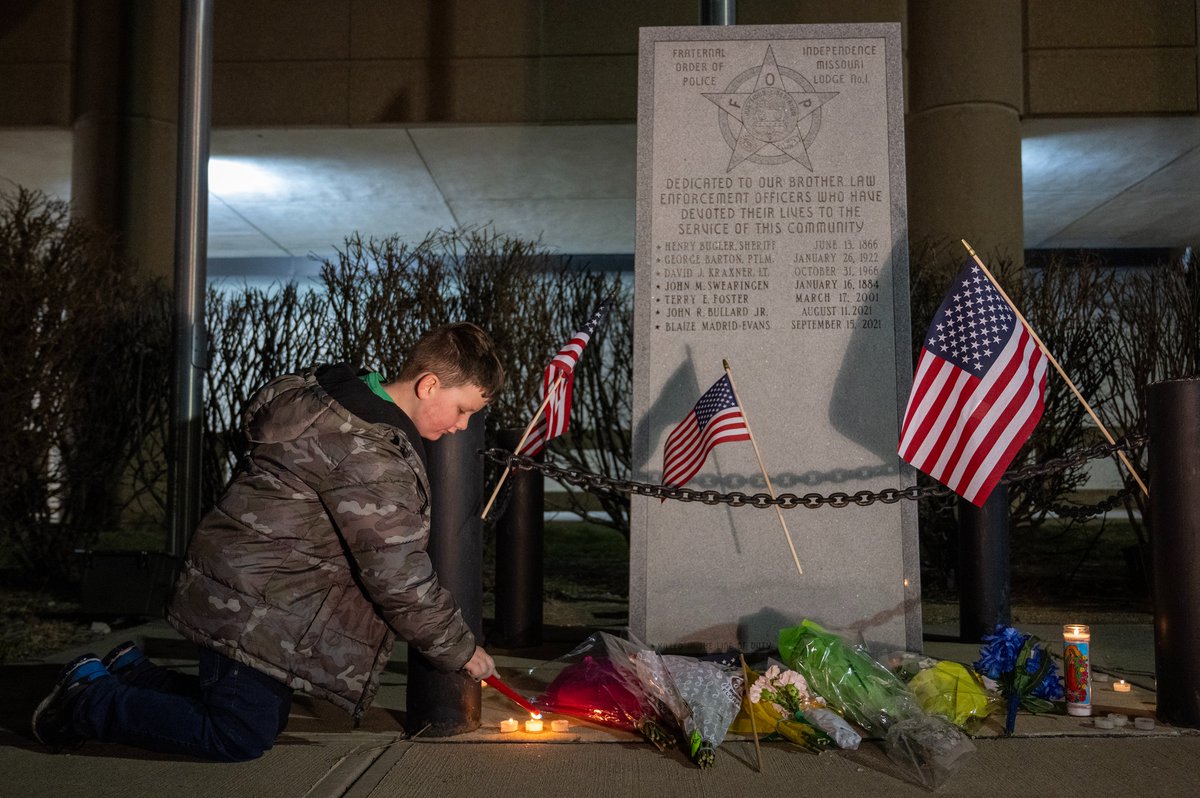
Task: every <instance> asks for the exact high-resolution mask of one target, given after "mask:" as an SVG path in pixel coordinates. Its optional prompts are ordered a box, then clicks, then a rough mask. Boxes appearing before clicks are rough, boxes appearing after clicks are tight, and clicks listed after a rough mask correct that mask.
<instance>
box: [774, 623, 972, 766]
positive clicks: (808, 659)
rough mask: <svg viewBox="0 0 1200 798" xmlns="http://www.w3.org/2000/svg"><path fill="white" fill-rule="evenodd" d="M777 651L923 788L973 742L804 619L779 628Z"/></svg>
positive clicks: (879, 668) (863, 654)
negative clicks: (878, 742) (784, 627)
mask: <svg viewBox="0 0 1200 798" xmlns="http://www.w3.org/2000/svg"><path fill="white" fill-rule="evenodd" d="M779 653H780V656H782V657H783V660H784V662H785V663H786V664H787V665H788V667H790V668H791V669H792V670H795V671H797V672H798V673H800V674H801V675H802V676H804V678H805V679H806V680H807V682H808V684H809V686H810V687H811V688H812V689H813V690H814V691H815V692H816V693H817V694H818V695H820V696H821V697H822V698H824V699H825V701H826V702H827V703H828V704H829V707H830V708H831V709H833V710H835V711H837V712H838V713H839V714H841V715H842V716H843V717H845V718H846V719H848V720H851V721H853V722H854V723H856V724H858V725H859V726H861V727H862V728H863V729H865V730H866V731H867V732H868V734H870V735H872V736H874V737H880V738H882V739H883V746H884V749H885V750H886V751H887V755H888V757H889V758H890V759H891V760H892V761H893V762H895V763H897V764H898V765H901V766H902V767H903V768H905V772H906V773H907V774H908V775H909V776H910V777H913V778H914V780H915V781H916V782H917V783H918V784H921V785H922V786H925V787H937V786H939V785H940V784H942V783H943V782H945V780H946V779H947V778H949V777H950V775H951V774H952V773H953V772H954V771H955V770H957V769H958V767H959V766H960V765H961V764H962V761H963V758H964V757H965V755H967V754H969V753H971V752H972V751H974V750H975V746H974V745H972V743H971V741H970V740H969V739H968V738H967V736H966V735H965V734H963V733H962V731H961V730H960V729H959V728H957V727H956V726H954V725H953V724H952V723H950V722H949V721H948V720H946V719H945V718H942V717H939V716H937V715H928V714H926V713H925V711H924V710H922V709H921V704H920V702H919V701H918V700H917V697H916V695H914V694H913V692H912V691H911V690H909V689H908V687H907V685H905V684H904V682H903V681H901V680H900V678H899V677H897V676H896V675H895V674H894V673H892V672H891V671H890V670H888V669H887V668H885V667H884V666H883V665H882V664H880V663H879V662H878V661H877V660H875V658H874V657H872V656H871V655H870V654H869V653H867V651H866V649H865V648H864V647H862V646H851V645H849V644H847V643H846V642H845V641H844V640H842V638H841V637H839V636H838V635H836V634H833V633H831V632H827V631H826V630H825V629H823V628H821V626H820V625H818V624H816V623H814V622H812V621H809V620H805V621H803V622H802V623H801V624H800V625H799V626H793V627H788V628H786V629H781V630H780V631H779Z"/></svg>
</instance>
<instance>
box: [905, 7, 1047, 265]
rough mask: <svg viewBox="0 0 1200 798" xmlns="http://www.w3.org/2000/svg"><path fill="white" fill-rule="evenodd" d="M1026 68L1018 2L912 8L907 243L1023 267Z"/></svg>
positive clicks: (909, 38) (909, 13)
mask: <svg viewBox="0 0 1200 798" xmlns="http://www.w3.org/2000/svg"><path fill="white" fill-rule="evenodd" d="M1023 74H1024V72H1023V55H1022V10H1021V2H1020V0H915V1H914V2H910V3H909V4H908V119H907V133H906V144H907V158H908V219H909V240H910V242H912V243H914V244H921V243H925V242H932V243H936V242H939V241H943V242H946V243H948V244H952V245H953V246H954V247H956V248H957V249H958V252H957V254H959V255H962V256H963V258H966V257H967V253H966V251H965V250H963V249H962V246H961V244H959V243H958V242H959V239H966V240H967V242H968V243H970V244H971V245H972V246H973V247H974V248H975V250H976V251H977V252H978V253H979V254H980V257H981V258H983V260H984V262H985V263H988V264H989V265H991V264H997V265H998V261H999V260H1000V259H1002V258H1003V259H1011V260H1012V261H1013V262H1014V263H1015V264H1016V265H1018V266H1021V265H1023V264H1024V256H1023V252H1024V240H1023V235H1024V230H1023V220H1022V215H1021V214H1022V207H1021V111H1022V108H1023V107H1024V102H1023V98H1024V78H1023Z"/></svg>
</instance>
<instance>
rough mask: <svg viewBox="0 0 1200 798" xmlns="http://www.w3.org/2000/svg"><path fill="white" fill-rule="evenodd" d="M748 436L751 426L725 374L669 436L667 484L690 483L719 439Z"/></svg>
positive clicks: (665, 450) (745, 438)
mask: <svg viewBox="0 0 1200 798" xmlns="http://www.w3.org/2000/svg"><path fill="white" fill-rule="evenodd" d="M748 440H750V429H749V427H747V426H746V419H745V416H743V415H742V408H741V406H739V405H738V402H737V397H736V396H735V395H734V393H733V385H732V384H731V383H730V381H729V375H728V374H724V375H722V376H721V378H720V379H719V380H717V381H716V382H715V383H713V386H712V387H711V388H709V389H708V390H707V391H705V392H704V394H703V395H702V396H701V397H700V399H699V400H697V402H696V406H695V407H693V408H692V410H691V412H689V413H688V414H687V416H686V417H685V418H684V419H683V421H681V422H679V425H678V426H676V427H675V429H673V430H672V431H671V434H670V435H668V436H667V443H666V445H665V446H664V447H663V484H664V485H673V486H675V487H681V486H683V485H685V484H687V482H688V480H690V479H691V478H692V477H694V476H695V475H696V472H697V471H699V470H700V467H701V466H702V465H704V461H705V459H707V457H708V453H709V452H710V451H712V448H713V447H714V446H716V445H717V444H718V443H728V442H729V441H748Z"/></svg>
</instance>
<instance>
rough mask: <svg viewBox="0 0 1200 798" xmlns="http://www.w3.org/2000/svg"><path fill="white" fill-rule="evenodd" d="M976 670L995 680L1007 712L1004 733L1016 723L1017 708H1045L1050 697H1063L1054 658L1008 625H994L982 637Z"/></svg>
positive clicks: (1033, 710)
mask: <svg viewBox="0 0 1200 798" xmlns="http://www.w3.org/2000/svg"><path fill="white" fill-rule="evenodd" d="M973 667H974V668H975V670H976V672H978V673H980V674H981V675H983V676H984V677H986V678H988V679H991V680H992V681H993V682H995V683H996V687H997V689H998V690H999V691H1000V695H1001V697H1002V698H1003V699H1004V703H1005V707H1006V709H1007V716H1006V718H1005V721H1004V733H1005V734H1006V735H1011V734H1012V733H1013V729H1014V728H1015V727H1016V723H1017V710H1018V709H1024V710H1025V711H1027V712H1033V713H1038V712H1046V711H1048V710H1049V709H1051V708H1052V707H1053V704H1051V703H1050V702H1051V701H1056V700H1059V699H1061V698H1062V697H1063V687H1062V681H1061V680H1060V678H1059V676H1058V672H1057V668H1056V667H1055V665H1054V660H1052V659H1050V657H1049V655H1047V654H1046V652H1045V650H1044V649H1043V648H1042V646H1041V645H1040V642H1039V641H1038V639H1037V638H1036V637H1034V636H1033V635H1027V634H1021V633H1020V632H1018V631H1017V630H1016V629H1015V628H1013V627H1011V626H1004V625H1003V624H1000V625H997V626H996V631H995V633H993V634H990V635H986V636H985V637H984V638H983V646H982V647H981V648H980V649H979V660H978V661H976V662H975V663H974V665H973Z"/></svg>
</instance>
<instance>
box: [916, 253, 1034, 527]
mask: <svg viewBox="0 0 1200 798" xmlns="http://www.w3.org/2000/svg"><path fill="white" fill-rule="evenodd" d="M1047 363H1048V360H1047V358H1046V355H1045V354H1044V353H1043V352H1042V350H1041V348H1039V346H1038V344H1037V341H1036V340H1035V339H1034V337H1033V336H1032V335H1031V334H1030V332H1029V330H1027V329H1026V327H1025V325H1024V324H1023V323H1021V321H1020V320H1019V319H1018V318H1017V314H1016V312H1015V311H1014V310H1013V308H1012V307H1011V306H1010V305H1009V304H1008V302H1007V301H1005V298H1004V297H1003V296H1001V294H1000V292H999V291H998V290H997V288H996V286H994V285H993V284H992V281H991V280H990V279H989V278H988V275H987V274H986V273H985V272H984V270H983V269H982V268H981V267H980V266H978V265H976V264H974V263H970V262H968V263H967V265H966V266H965V267H964V268H963V270H962V272H961V273H960V274H959V275H958V277H957V278H956V279H955V281H954V283H953V284H952V285H951V287H950V292H949V293H948V294H947V295H946V298H945V300H944V301H943V302H942V305H941V307H940V308H938V311H937V313H936V314H935V315H934V317H933V323H932V324H930V326H929V331H928V332H927V333H926V334H925V343H924V345H923V346H922V347H921V355H920V357H919V358H918V360H917V371H916V375H915V376H914V377H913V387H912V392H911V393H910V394H909V397H908V407H907V409H906V410H905V411H904V424H903V426H902V427H901V430H900V447H899V454H900V457H902V458H903V459H904V460H905V461H906V462H908V463H911V464H912V465H914V466H916V467H917V468H919V469H920V470H922V471H924V472H925V473H926V474H928V475H929V476H931V477H933V478H934V479H936V480H938V481H939V482H941V483H942V484H944V485H945V486H946V487H948V488H950V489H951V490H953V491H954V492H955V493H957V494H958V495H959V496H962V497H963V498H964V499H966V500H968V501H970V502H971V503H973V504H975V505H976V506H982V505H983V503H984V502H985V501H986V500H987V497H988V495H989V494H990V493H991V492H992V488H994V487H995V486H996V483H997V482H999V481H1000V477H1001V476H1002V475H1003V474H1004V469H1006V468H1007V467H1008V464H1009V463H1011V462H1012V459H1013V458H1014V457H1015V456H1016V454H1017V450H1018V449H1020V448H1021V445H1022V444H1024V443H1025V441H1026V440H1027V439H1028V438H1029V435H1030V434H1031V433H1032V432H1033V428H1034V427H1035V426H1037V422H1038V419H1040V418H1041V417H1042V409H1043V407H1044V397H1045V393H1046V367H1047Z"/></svg>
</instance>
